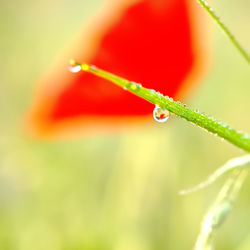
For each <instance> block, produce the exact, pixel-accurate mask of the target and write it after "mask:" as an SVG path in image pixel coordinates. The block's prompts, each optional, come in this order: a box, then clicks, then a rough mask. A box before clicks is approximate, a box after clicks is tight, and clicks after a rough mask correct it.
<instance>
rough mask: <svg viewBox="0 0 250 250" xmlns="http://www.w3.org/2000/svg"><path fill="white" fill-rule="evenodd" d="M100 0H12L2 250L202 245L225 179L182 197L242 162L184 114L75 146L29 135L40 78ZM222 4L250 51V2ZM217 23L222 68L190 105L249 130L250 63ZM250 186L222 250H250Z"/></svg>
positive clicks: (0, 96)
mask: <svg viewBox="0 0 250 250" xmlns="http://www.w3.org/2000/svg"><path fill="white" fill-rule="evenodd" d="M101 2H102V1H101V0H98V1H97V0H95V1H94V0H92V1H87V0H84V1H80V0H75V1H66V0H64V1H59V0H55V1H49V0H43V1H42V0H36V1H28V0H23V1H21V0H16V1H4V2H3V1H2V2H1V7H0V18H1V22H0V34H1V39H0V51H1V67H0V114H1V118H0V249H1V250H34V249H36V250H62V249H63V250H82V249H83V250H85V249H86V250H99V249H100V250H101V249H102V250H105V249H115V250H156V249H157V250H161V249H171V250H172V249H192V247H193V245H194V242H195V239H196V236H197V234H198V231H199V226H200V222H201V219H202V217H203V215H204V213H205V212H206V210H207V208H208V207H209V205H210V204H211V202H212V201H213V199H214V197H215V195H216V194H217V192H218V190H219V188H220V186H221V185H222V183H223V178H222V180H220V181H218V182H217V183H215V184H213V185H212V186H211V187H209V188H207V189H205V190H202V191H199V192H197V193H194V194H191V195H189V196H184V197H183V196H179V195H178V191H179V190H180V189H182V188H186V187H189V186H192V185H194V184H197V183H198V182H200V181H201V180H203V179H204V178H205V177H206V176H207V175H209V174H210V173H212V172H213V171H214V170H215V169H216V168H217V167H219V166H220V165H221V164H223V163H224V162H225V161H226V160H228V159H229V158H231V157H234V156H239V155H242V154H243V152H242V151H241V150H239V149H237V148H235V147H234V146H232V145H230V144H229V143H227V142H225V141H221V140H220V139H219V138H216V137H215V136H212V135H210V134H208V133H206V132H204V131H203V130H201V129H199V128H195V127H194V126H193V125H190V124H189V123H187V122H186V121H184V120H181V119H178V118H176V117H172V118H170V121H168V122H167V123H165V124H158V123H156V122H154V121H153V120H152V123H150V124H145V126H144V125H142V126H141V127H140V128H137V129H129V130H128V131H125V132H123V133H116V134H109V135H103V136H96V137H88V138H79V139H75V140H61V141H38V140H33V139H30V138H28V136H27V135H25V133H24V132H23V127H22V126H23V125H22V122H23V119H24V117H25V114H26V112H27V110H28V107H29V105H30V103H31V100H32V95H33V90H34V88H35V83H36V81H37V79H38V78H39V76H40V75H41V74H42V73H43V72H44V71H45V70H46V69H47V67H48V65H49V64H50V63H51V61H52V60H53V58H54V57H55V55H56V54H57V52H58V50H59V49H60V48H61V47H63V46H64V45H65V44H66V43H67V42H69V41H71V39H72V37H73V36H74V35H75V34H76V33H77V31H78V30H79V29H80V27H81V26H82V23H83V21H84V20H87V18H88V17H90V16H91V15H92V14H93V13H95V12H96V10H97V9H98V8H99V6H100V4H101ZM213 7H214V9H215V10H216V11H217V13H218V14H220V16H221V17H223V20H224V22H225V23H226V24H227V25H228V26H229V27H231V30H232V31H233V33H234V34H235V36H236V37H238V40H240V41H241V42H242V44H243V45H244V46H245V47H246V48H247V49H248V50H249V51H250V46H249V41H250V33H249V25H250V16H249V9H250V2H249V1H248V0H244V1H243V0H242V1H236V0H231V1H226V0H221V1H213ZM211 23H212V40H213V41H212V61H213V62H212V67H211V70H210V73H209V74H208V75H207V77H206V78H205V79H204V80H203V82H202V83H200V84H199V86H198V87H197V88H196V89H195V91H194V92H193V93H192V95H191V96H189V97H188V99H186V102H187V103H189V104H190V105H191V106H192V107H195V108H199V110H201V111H204V112H206V113H208V114H212V115H213V116H215V117H216V118H218V119H221V120H222V121H225V122H228V123H229V124H231V125H232V126H233V127H235V128H238V129H241V130H243V131H246V132H248V133H249V132H250V126H249V125H250V115H249V114H250V98H249V93H250V71H249V65H247V63H246V62H245V61H244V59H243V58H242V57H241V56H240V55H239V54H238V52H237V51H236V50H235V48H234V47H233V46H232V44H231V43H230V42H229V41H228V39H227V38H226V37H225V36H224V35H223V34H222V32H221V31H220V30H219V29H218V27H216V25H215V24H214V23H213V22H212V21H211ZM208 42H209V41H208ZM248 190H250V184H249V178H248V179H247V181H246V183H245V185H244V186H243V190H242V192H241V194H240V197H239V198H238V200H237V203H236V205H235V209H234V210H233V213H232V214H231V215H230V217H229V219H228V220H227V221H226V223H225V224H224V225H223V226H222V228H221V230H220V231H219V232H218V235H217V240H216V244H217V249H220V250H223V249H226V250H230V249H239V250H247V249H250V230H249V229H250V219H249V209H250V199H249V192H248Z"/></svg>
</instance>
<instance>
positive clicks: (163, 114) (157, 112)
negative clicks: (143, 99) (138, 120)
mask: <svg viewBox="0 0 250 250" xmlns="http://www.w3.org/2000/svg"><path fill="white" fill-rule="evenodd" d="M153 117H154V119H155V120H156V121H157V122H166V121H167V120H168V118H169V111H168V110H167V109H164V108H161V107H159V106H158V105H156V106H155V108H154V111H153Z"/></svg>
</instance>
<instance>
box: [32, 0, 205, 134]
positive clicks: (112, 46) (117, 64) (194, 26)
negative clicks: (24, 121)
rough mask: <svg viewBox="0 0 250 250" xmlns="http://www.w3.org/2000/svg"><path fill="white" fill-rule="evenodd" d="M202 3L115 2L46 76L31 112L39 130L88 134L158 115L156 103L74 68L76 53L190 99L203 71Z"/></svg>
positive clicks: (168, 0) (169, 0) (167, 0)
mask: <svg viewBox="0 0 250 250" xmlns="http://www.w3.org/2000/svg"><path fill="white" fill-rule="evenodd" d="M192 2H194V3H192ZM197 8H199V6H198V7H196V2H195V1H189V0H130V1H128V0H116V1H109V4H106V5H105V6H104V8H103V9H102V11H101V13H99V14H97V15H96V16H95V17H94V18H93V20H91V22H89V24H88V26H86V27H85V28H84V32H83V33H81V34H80V36H79V37H78V38H77V39H76V41H74V43H73V44H72V45H71V47H70V48H69V50H68V51H67V52H66V53H65V52H64V53H63V55H62V56H60V58H59V59H58V62H57V63H56V64H55V65H54V66H53V67H52V68H51V70H50V71H49V72H48V73H47V74H46V75H45V76H44V77H43V78H42V79H41V80H40V88H39V90H38V92H37V96H36V98H35V101H34V103H33V106H32V110H31V112H30V117H29V126H30V128H31V129H32V131H33V132H35V133H36V134H40V135H52V134H53V135H55V134H59V133H61V132H71V133H72V132H73V131H76V130H75V129H76V128H78V129H79V128H80V129H81V130H82V131H85V133H86V132H87V133H89V131H90V129H96V127H98V128H99V129H106V128H109V129H110V128H112V129H113V128H114V126H116V125H117V123H119V124H120V125H121V124H123V125H126V124H128V122H129V121H132V122H133V123H134V122H135V120H137V121H138V120H139V121H141V120H143V119H142V118H148V117H149V115H150V116H151V115H152V110H153V106H152V104H150V103H148V102H146V101H144V100H142V99H140V98H138V97H136V96H134V95H133V94H131V93H128V92H127V91H124V90H123V89H120V88H119V87H117V86H115V85H114V84H111V83H109V82H107V81H105V80H103V79H99V78H97V77H96V76H93V75H91V74H89V73H86V72H79V73H75V74H73V73H71V72H69V71H68V66H69V65H68V62H69V59H71V58H73V59H75V60H76V61H79V62H86V63H88V64H93V65H96V66H97V67H100V68H102V69H104V70H107V71H110V72H112V73H114V74H117V75H119V76H122V77H124V78H127V79H129V80H132V81H135V82H139V83H140V82H141V83H143V85H144V86H145V87H148V88H153V89H155V90H157V91H160V92H162V93H163V94H165V95H169V96H172V97H176V96H178V98H179V97H181V96H183V93H185V92H186V89H188V88H190V85H191V84H193V83H194V82H195V81H194V78H197V77H198V76H199V75H200V73H201V69H203V68H204V67H203V66H204V63H203V62H204V60H203V58H204V55H203V54H204V49H203V48H202V46H203V44H202V43H201V41H200V32H199V29H200V27H201V25H200V22H201V19H199V17H198V15H200V13H198V12H199V10H198V9H197ZM196 81H197V79H196ZM119 127H120V126H119ZM73 128H74V130H73ZM77 131H78V132H79V130H77Z"/></svg>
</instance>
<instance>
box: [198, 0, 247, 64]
mask: <svg viewBox="0 0 250 250" xmlns="http://www.w3.org/2000/svg"><path fill="white" fill-rule="evenodd" d="M197 1H198V3H200V4H201V6H202V7H203V8H204V9H205V10H206V11H207V12H208V13H209V15H210V16H211V17H212V18H213V19H214V20H215V22H216V23H217V24H218V25H219V27H220V28H221V29H222V30H223V31H224V32H225V34H226V35H227V37H228V38H229V39H230V41H231V42H232V43H233V45H234V46H235V47H236V49H237V50H238V51H239V52H240V54H241V55H242V56H243V57H244V58H245V59H246V61H247V62H248V63H250V56H249V55H248V53H247V52H246V50H245V49H244V48H243V47H242V46H241V45H240V43H239V42H238V41H237V40H236V39H235V37H234V36H233V34H232V33H231V32H230V30H229V29H228V28H227V27H226V25H225V24H224V23H222V22H221V20H220V18H219V17H218V16H217V15H216V14H215V12H214V10H213V9H212V8H211V7H210V6H209V5H208V3H207V2H206V1H205V0H197Z"/></svg>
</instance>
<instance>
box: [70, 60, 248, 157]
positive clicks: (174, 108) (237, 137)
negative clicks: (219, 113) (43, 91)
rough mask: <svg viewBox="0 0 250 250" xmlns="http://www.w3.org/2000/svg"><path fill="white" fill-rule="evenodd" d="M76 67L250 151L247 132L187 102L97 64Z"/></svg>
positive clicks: (76, 65)
mask: <svg viewBox="0 0 250 250" xmlns="http://www.w3.org/2000/svg"><path fill="white" fill-rule="evenodd" d="M71 64H72V65H73V66H75V67H79V66H80V67H81V69H82V70H84V71H87V72H89V73H92V74H94V75H96V76H98V77H101V78H104V79H107V80H109V81H111V82H113V83H115V84H116V85H118V86H120V87H122V88H124V89H126V90H128V91H130V92H131V93H133V94H135V95H137V96H139V97H141V98H142V99H145V100H147V101H148V102H151V103H153V104H155V105H158V106H160V107H161V108H164V109H167V110H168V111H170V112H172V113H174V114H176V115H177V116H179V117H181V118H184V119H186V120H187V121H190V122H192V123H194V124H196V125H198V126H200V127H202V128H204V129H206V130H207V131H209V132H211V133H213V134H216V135H218V136H219V137H221V138H224V139H225V140H227V141H229V142H231V143H232V144H234V145H235V146H237V147H239V148H241V149H243V150H245V151H247V152H250V137H249V135H247V134H244V133H242V132H239V131H237V130H235V129H233V128H232V127H230V126H229V125H227V124H225V123H222V122H220V121H217V120H215V119H214V118H213V117H209V116H206V115H205V114H203V113H200V112H199V111H197V110H193V109H191V108H189V107H187V106H186V105H185V104H182V103H180V102H176V101H174V100H173V99H172V98H170V97H168V96H163V95H162V94H161V93H159V92H155V90H153V89H147V88H144V87H142V86H141V84H138V83H135V82H131V81H128V80H126V79H124V78H121V77H119V76H116V75H114V74H111V73H109V72H107V71H104V70H101V69H98V68H96V67H95V66H89V65H87V64H79V63H76V62H74V63H71Z"/></svg>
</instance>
